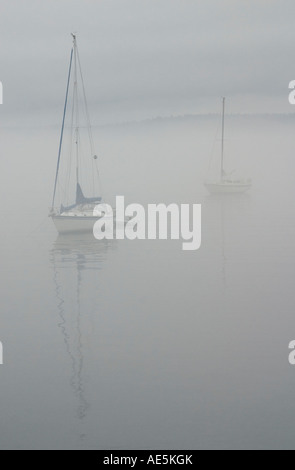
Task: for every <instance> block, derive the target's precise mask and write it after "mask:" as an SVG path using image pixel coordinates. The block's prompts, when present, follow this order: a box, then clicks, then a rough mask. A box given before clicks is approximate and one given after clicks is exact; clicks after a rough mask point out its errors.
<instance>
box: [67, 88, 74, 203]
mask: <svg viewBox="0 0 295 470" xmlns="http://www.w3.org/2000/svg"><path fill="white" fill-rule="evenodd" d="M72 93H73V96H72V112H71V125H70V130H71V132H70V146H69V147H70V148H69V156H68V165H67V181H66V202H67V205H69V204H70V202H69V199H70V181H71V174H72V155H73V140H74V133H73V128H74V113H75V87H74V86H73V92H72Z"/></svg>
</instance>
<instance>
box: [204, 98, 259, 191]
mask: <svg viewBox="0 0 295 470" xmlns="http://www.w3.org/2000/svg"><path fill="white" fill-rule="evenodd" d="M224 120H225V98H223V99H222V139H221V165H220V178H219V179H218V180H216V181H205V183H204V184H205V186H206V188H207V189H208V191H209V192H210V193H211V194H234V193H244V192H246V191H248V190H249V189H250V188H251V186H252V181H251V179H239V178H238V179H237V178H232V177H231V176H230V175H227V174H226V172H225V171H224Z"/></svg>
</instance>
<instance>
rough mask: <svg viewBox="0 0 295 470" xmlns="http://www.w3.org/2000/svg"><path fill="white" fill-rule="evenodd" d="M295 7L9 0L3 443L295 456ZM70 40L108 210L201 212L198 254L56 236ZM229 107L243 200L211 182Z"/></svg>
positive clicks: (177, 245)
mask: <svg viewBox="0 0 295 470" xmlns="http://www.w3.org/2000/svg"><path fill="white" fill-rule="evenodd" d="M292 13H294V2H292V3H291V1H289V0H284V2H282V1H272V0H267V1H266V0H265V1H264V0H261V1H259V2H244V1H242V0H235V1H230V0H225V1H223V2H220V0H218V1H217V0H216V1H212V0H209V1H207V2H201V1H198V0H196V1H192V0H184V1H183V0H177V1H176V0H149V1H147V0H141V1H140V2H139V1H136V0H124V1H120V0H107V1H106V0H102V1H92V0H87V1H85V0H83V1H82V0H79V1H78V0H71V1H68V0H66V1H65V0H59V1H57V0H50V2H49V1H43V2H42V3H41V2H38V1H32V0H27V1H26V2H21V1H16V0H10V1H8V0H2V2H1V12H0V37H1V48H0V64H1V67H0V80H1V81H2V82H3V90H4V93H3V97H4V103H3V105H1V106H0V119H1V125H0V126H1V137H0V154H1V159H0V174H1V187H0V188H1V189H0V192H1V200H2V221H3V225H2V231H1V234H0V238H1V244H0V247H1V260H2V263H1V270H0V282H1V312H2V314H1V320H0V341H1V343H2V344H3V358H4V361H3V362H4V364H3V365H0V395H1V402H0V417H1V420H0V423H1V424H0V448H1V449H80V448H81V449H245V448H246V449H250V448H253V449H276V448H278V449H293V448H294V442H293V441H294V439H293V422H294V414H295V410H294V404H293V390H294V385H295V384H294V372H293V369H292V367H291V366H290V365H289V363H288V354H289V351H288V345H289V342H290V341H291V340H294V334H293V332H294V326H295V325H294V315H293V310H294V301H295V298H294V288H293V279H294V248H293V240H294V235H295V233H294V232H295V224H294V215H295V214H294V212H295V211H294V171H295V165H294V154H295V143H294V139H293V135H294V125H295V118H294V111H293V109H294V108H293V107H292V106H291V105H290V104H289V102H288V93H289V90H288V84H289V82H290V81H291V80H292V79H294V78H295V77H294V70H293V69H294V67H293V66H292V60H291V59H292V54H293V51H292V50H291V48H292V47H293V42H294V41H293V40H294V37H293V36H294V28H293V23H292V22H293V16H294V15H292ZM73 31H77V37H78V45H79V52H80V57H81V62H82V67H83V72H84V80H85V85H86V92H87V97H88V103H89V111H90V116H91V119H92V122H93V137H94V142H95V152H96V153H97V155H98V166H99V169H100V178H101V183H102V196H103V198H104V200H105V201H106V202H110V203H114V202H115V198H116V196H117V195H124V196H125V199H126V203H133V202H136V203H140V204H143V205H144V206H145V205H147V204H149V203H166V204H169V203H172V202H174V203H177V204H182V203H190V204H193V203H195V204H197V203H201V204H202V246H201V248H200V250H198V251H196V252H183V251H182V250H181V242H179V241H171V240H167V241H140V240H137V241H134V242H131V241H125V240H124V241H113V242H101V243H100V242H98V241H97V240H95V239H94V238H93V237H92V236H89V237H80V238H79V237H78V238H75V237H71V236H69V237H58V236H57V232H56V230H55V227H54V225H53V223H52V220H51V219H50V218H49V217H48V212H49V207H50V204H51V200H52V192H53V186H54V177H55V170H56V161H57V153H58V144H59V137H60V126H61V122H62V112H63V105H64V94H65V89H66V77H67V69H68V64H69V54H70V49H71V45H72V42H71V41H72V40H71V36H70V33H71V32H73ZM222 96H226V97H227V100H226V119H225V141H224V146H225V147H224V149H225V169H226V171H228V172H231V171H232V170H235V171H236V174H237V175H240V176H241V177H246V178H247V177H251V178H252V180H253V186H252V188H251V190H250V191H249V192H248V193H247V194H244V195H240V196H239V195H237V197H233V196H229V197H225V198H224V197H222V198H220V197H213V196H210V195H209V194H208V193H207V190H206V188H205V187H204V180H205V179H206V178H207V177H208V176H210V177H212V178H214V177H216V176H218V172H219V167H220V149H221V98H222ZM68 131H69V129H68V125H67V126H66V129H65V134H66V135H67V133H68Z"/></svg>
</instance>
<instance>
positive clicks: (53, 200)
mask: <svg viewBox="0 0 295 470" xmlns="http://www.w3.org/2000/svg"><path fill="white" fill-rule="evenodd" d="M72 62H73V49H72V50H71V57H70V65H69V72H68V79H67V89H66V98H65V104H64V112H63V119H62V126H61V133H60V141H59V149H58V157H57V165H56V174H55V181H54V190H53V197H52V209H53V207H54V202H55V195H56V188H57V179H58V173H59V165H60V156H61V149H62V142H63V135H64V127H65V117H66V111H67V105H68V96H69V86H70V78H71V71H72Z"/></svg>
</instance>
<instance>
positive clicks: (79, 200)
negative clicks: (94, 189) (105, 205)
mask: <svg viewBox="0 0 295 470" xmlns="http://www.w3.org/2000/svg"><path fill="white" fill-rule="evenodd" d="M100 201H101V197H99V196H97V197H85V196H84V194H83V191H82V188H81V186H80V184H79V183H77V188H76V203H75V204H72V205H71V206H68V207H64V206H63V205H61V208H60V211H61V212H66V211H70V210H72V209H74V208H75V207H77V206H79V205H80V204H94V203H96V202H100Z"/></svg>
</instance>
